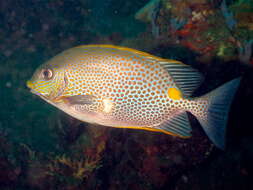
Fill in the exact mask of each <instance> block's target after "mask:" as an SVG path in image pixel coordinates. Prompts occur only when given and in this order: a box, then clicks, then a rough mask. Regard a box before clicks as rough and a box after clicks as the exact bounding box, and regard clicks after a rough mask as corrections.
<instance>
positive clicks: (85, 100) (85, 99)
mask: <svg viewBox="0 0 253 190" xmlns="http://www.w3.org/2000/svg"><path fill="white" fill-rule="evenodd" d="M64 99H65V100H67V101H68V103H70V104H72V105H76V104H78V105H83V104H93V103H94V100H95V96H92V95H75V96H69V97H65V98H64Z"/></svg>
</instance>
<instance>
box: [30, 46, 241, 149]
mask: <svg viewBox="0 0 253 190" xmlns="http://www.w3.org/2000/svg"><path fill="white" fill-rule="evenodd" d="M201 81H202V77H201V75H200V74H199V73H198V72H197V71H196V70H195V69H193V68H191V67H190V66H188V65H185V64H183V63H181V62H179V61H176V60H170V59H163V58H160V57H156V56H153V55H151V54H148V53H145V52H141V51H138V50H134V49H130V48H125V47H119V46H113V45H86V46H79V47H75V48H71V49H69V50H66V51H64V52H62V53H60V54H58V55H56V56H55V57H54V58H52V59H50V60H49V61H48V62H46V63H45V64H43V65H42V66H41V67H40V68H38V69H37V70H36V72H35V73H34V75H33V77H32V79H31V80H30V81H28V82H27V86H28V87H29V88H31V90H32V92H34V93H35V94H37V95H39V96H40V97H41V98H43V99H44V100H46V101H47V102H48V103H50V104H52V105H54V106H56V107H57V108H59V109H61V110H63V111H65V112H66V113H68V114H69V115H71V116H73V117H75V118H77V119H79V120H82V121H85V122H89V123H96V124H100V125H104V126H110V127H118V128H134V129H143V130H149V131H156V132H163V133H166V134H170V135H174V136H178V137H182V138H186V137H190V136H191V126H190V124H189V120H188V116H187V112H190V113H192V114H193V115H194V116H196V117H197V119H198V120H199V122H200V124H201V125H202V127H203V129H204V130H205V132H206V134H207V135H208V137H209V138H210V139H211V140H212V141H213V142H214V143H215V144H216V145H217V146H218V147H220V148H223V147H224V145H225V139H224V137H225V126H226V122H227V116H228V111H229V106H230V104H231V101H232V98H233V95H234V94H235V91H236V89H237V87H238V85H239V81H240V79H234V80H232V81H230V82H228V83H227V84H224V85H223V86H221V87H219V88H217V89H216V90H214V91H212V92H210V93H208V94H206V95H204V96H201V97H194V98H193V97H191V94H192V92H193V91H194V90H195V89H196V88H197V87H198V86H199V85H200V83H201ZM215 125H219V126H215Z"/></svg>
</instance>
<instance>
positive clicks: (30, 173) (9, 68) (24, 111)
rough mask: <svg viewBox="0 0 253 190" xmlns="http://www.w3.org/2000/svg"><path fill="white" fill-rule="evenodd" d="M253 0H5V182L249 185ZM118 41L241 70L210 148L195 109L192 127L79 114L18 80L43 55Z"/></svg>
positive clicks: (222, 75) (218, 79) (209, 80)
mask: <svg viewBox="0 0 253 190" xmlns="http://www.w3.org/2000/svg"><path fill="white" fill-rule="evenodd" d="M252 9H253V5H252V1H251V0H226V1H225V0H152V1H148V0H138V1H135V0H129V1H121V0H104V1H101V0H59V1H50V0H37V1H32V0H24V1H21V0H8V1H0V106H1V109H0V189H3V190H45V189H47V190H51V189H52V190H57V189H61V190H83V189H89V190H93V189H97V190H107V189H108V190H114V189H115V190H116V189H117V190H118V189H120V190H128V189H133V190H165V189H166V190H170V189H171V190H174V189H179V190H184V189H187V190H189V189H194V190H202V189H208V190H216V189H230V190H231V189H246V190H248V189H253V184H252V177H251V176H252V173H253V172H252V171H253V164H252V160H253V140H252V139H253V138H252V137H253V136H252V134H253V133H252V132H253V131H252V120H251V118H252V106H253V104H252V97H253V89H252V82H253V75H252V73H253V68H252V65H253V59H252V39H253V33H252V32H253V31H252ZM81 44H82V45H83V44H114V45H120V46H126V47H131V48H134V49H138V50H142V51H146V52H149V53H151V54H153V55H156V56H160V57H164V58H168V59H176V60H180V61H182V62H184V63H186V64H188V65H191V66H193V67H195V68H197V69H199V70H200V71H201V73H203V74H204V75H205V81H204V83H203V84H202V86H200V88H199V89H198V90H197V91H196V92H194V94H193V95H194V96H200V95H202V94H205V93H207V92H209V91H211V90H213V89H214V88H216V87H218V86H220V85H221V84H223V83H225V82H227V81H229V80H231V79H233V78H235V77H239V76H242V81H241V85H240V87H239V89H238V93H237V95H236V96H235V99H234V102H233V103H232V107H231V112H230V114H229V120H228V126H227V135H226V141H227V147H226V149H225V151H221V150H219V149H217V148H216V147H215V146H214V145H213V144H212V143H211V142H210V140H209V139H208V137H207V136H206V134H205V133H204V131H203V130H202V128H201V127H200V124H199V123H198V122H197V120H196V119H195V118H194V117H193V116H190V118H189V120H190V123H191V126H192V127H193V130H192V132H193V133H192V138H189V139H181V138H177V137H173V136H169V135H166V134H161V133H153V132H150V131H141V130H131V129H114V128H105V127H101V126H97V125H93V124H86V123H81V122H80V121H77V120H75V119H73V118H71V117H69V116H67V115H66V114H64V113H62V112H60V111H58V110H57V109H56V108H54V107H52V106H50V105H47V104H46V103H45V102H43V101H42V100H40V99H39V98H38V97H36V96H34V95H32V94H31V93H30V92H29V90H28V89H27V88H26V87H25V86H26V84H25V82H26V81H27V80H28V79H29V78H30V76H31V75H32V73H33V72H34V70H35V69H36V68H37V67H38V66H39V65H41V64H42V63H44V62H45V61H46V60H48V59H49V58H50V57H52V56H54V55H56V54H58V53H59V52H61V51H63V50H66V49H68V48H71V47H74V46H77V45H81Z"/></svg>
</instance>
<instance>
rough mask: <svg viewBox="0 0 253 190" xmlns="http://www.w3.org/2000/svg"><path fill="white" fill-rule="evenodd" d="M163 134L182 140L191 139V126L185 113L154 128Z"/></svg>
mask: <svg viewBox="0 0 253 190" xmlns="http://www.w3.org/2000/svg"><path fill="white" fill-rule="evenodd" d="M155 129H158V130H160V131H163V132H164V133H167V134H170V135H173V136H178V137H182V138H188V137H191V131H192V130H191V126H190V122H189V119H188V115H187V113H186V112H182V113H180V114H178V115H176V116H175V117H173V118H171V119H169V120H167V121H165V122H163V123H162V124H160V125H158V126H156V127H155Z"/></svg>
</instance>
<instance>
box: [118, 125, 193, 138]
mask: <svg viewBox="0 0 253 190" xmlns="http://www.w3.org/2000/svg"><path fill="white" fill-rule="evenodd" d="M115 128H125V129H138V130H146V131H153V132H160V133H165V134H167V135H171V136H175V137H180V138H183V139H187V138H190V137H191V136H189V137H186V136H181V135H178V134H175V133H172V132H169V131H165V130H162V129H155V128H151V127H138V126H127V127H126V126H117V127H115Z"/></svg>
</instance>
